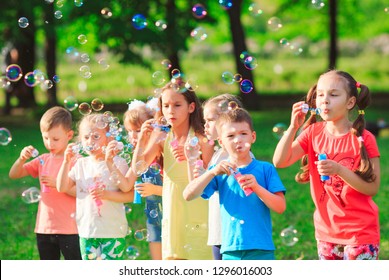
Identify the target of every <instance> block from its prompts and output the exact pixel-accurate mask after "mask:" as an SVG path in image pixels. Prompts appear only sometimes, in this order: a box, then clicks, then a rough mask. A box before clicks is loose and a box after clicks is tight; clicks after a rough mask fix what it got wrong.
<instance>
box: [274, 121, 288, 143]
mask: <svg viewBox="0 0 389 280" xmlns="http://www.w3.org/2000/svg"><path fill="white" fill-rule="evenodd" d="M287 129H288V127H287V126H286V124H284V123H277V124H275V125H274V126H273V136H274V137H275V138H277V139H278V140H279V139H281V137H282V136H283V135H284V133H285V131H286V130H287Z"/></svg>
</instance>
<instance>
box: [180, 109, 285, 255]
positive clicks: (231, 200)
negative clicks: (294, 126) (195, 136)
mask: <svg viewBox="0 0 389 280" xmlns="http://www.w3.org/2000/svg"><path fill="white" fill-rule="evenodd" d="M216 127H217V133H218V135H219V136H218V138H219V142H220V144H221V145H222V146H223V147H224V149H226V151H227V152H228V155H229V158H228V160H223V161H221V162H219V163H218V164H216V166H214V167H213V168H211V169H209V170H208V171H207V172H205V173H204V174H203V175H201V176H200V177H198V178H196V179H194V180H192V181H191V182H189V184H188V186H187V187H186V188H185V190H184V193H183V196H184V199H185V200H188V201H190V200H193V199H195V198H196V197H198V196H200V195H201V196H202V197H203V198H204V199H209V198H210V197H211V196H212V195H213V194H214V192H215V191H219V199H220V208H221V217H222V233H223V234H222V246H221V249H220V252H221V254H222V255H223V260H272V259H275V256H274V250H275V247H274V243H273V239H272V223H271V215H270V210H273V211H275V212H276V213H280V214H281V213H283V212H284V211H285V209H286V202H285V197H284V192H285V187H284V186H283V184H282V182H281V180H280V178H279V176H278V174H277V171H276V169H275V167H274V166H273V165H272V164H270V163H267V162H263V161H259V160H256V159H253V158H252V157H251V155H250V148H251V145H252V144H253V143H254V142H255V140H256V133H255V131H254V129H253V124H252V120H251V117H250V115H249V113H248V112H247V111H246V110H244V109H242V108H237V109H235V110H232V111H229V112H227V113H225V114H221V115H220V116H219V118H218V119H217V122H216ZM234 170H236V171H234ZM232 175H233V176H232ZM249 191H250V192H249Z"/></svg>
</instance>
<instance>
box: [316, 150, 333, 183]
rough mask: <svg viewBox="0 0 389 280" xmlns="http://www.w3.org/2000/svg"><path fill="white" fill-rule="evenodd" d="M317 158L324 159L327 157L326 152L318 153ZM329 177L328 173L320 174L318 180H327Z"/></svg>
mask: <svg viewBox="0 0 389 280" xmlns="http://www.w3.org/2000/svg"><path fill="white" fill-rule="evenodd" d="M317 159H318V160H326V159H327V155H326V154H319V155H318V157H317ZM329 179H330V176H328V175H320V180H321V181H326V180H329Z"/></svg>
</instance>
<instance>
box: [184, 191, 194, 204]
mask: <svg viewBox="0 0 389 280" xmlns="http://www.w3.org/2000/svg"><path fill="white" fill-rule="evenodd" d="M182 196H183V197H184V199H185V200H186V201H191V200H192V199H193V195H192V194H191V192H190V191H188V190H186V189H185V190H184V192H183V193H182Z"/></svg>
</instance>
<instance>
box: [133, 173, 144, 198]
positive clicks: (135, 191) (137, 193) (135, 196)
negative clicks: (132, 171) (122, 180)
mask: <svg viewBox="0 0 389 280" xmlns="http://www.w3.org/2000/svg"><path fill="white" fill-rule="evenodd" d="M142 183H143V182H142V180H141V179H140V178H139V179H137V180H136V182H135V189H134V201H133V203H134V204H141V203H142V197H141V196H140V193H139V192H138V191H137V190H136V186H137V185H139V184H142Z"/></svg>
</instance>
